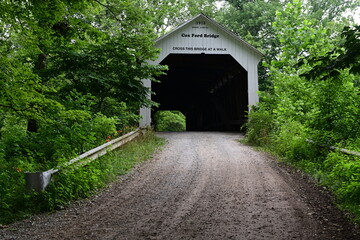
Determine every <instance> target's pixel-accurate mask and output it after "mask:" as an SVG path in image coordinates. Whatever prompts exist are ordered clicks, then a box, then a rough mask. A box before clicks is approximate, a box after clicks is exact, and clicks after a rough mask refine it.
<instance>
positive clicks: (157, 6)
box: [140, 0, 216, 35]
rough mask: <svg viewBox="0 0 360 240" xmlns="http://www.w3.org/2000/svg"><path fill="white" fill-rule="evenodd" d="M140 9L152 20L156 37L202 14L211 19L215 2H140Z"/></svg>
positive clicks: (186, 0)
mask: <svg viewBox="0 0 360 240" xmlns="http://www.w3.org/2000/svg"><path fill="white" fill-rule="evenodd" d="M140 2H141V4H142V7H143V8H144V9H146V10H145V11H146V13H147V15H148V16H150V17H151V18H152V21H153V23H154V28H155V30H156V32H157V33H158V35H162V34H164V33H166V32H167V31H169V30H170V29H171V28H173V27H176V26H177V25H179V24H181V23H183V22H184V21H187V20H189V19H190V18H192V17H194V16H196V15H198V14H200V13H204V14H206V15H208V16H210V17H212V16H213V15H214V13H215V9H216V6H215V2H216V0H165V1H161V2H159V1H156V0H141V1H140Z"/></svg>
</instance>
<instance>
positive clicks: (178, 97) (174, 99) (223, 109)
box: [152, 54, 248, 131]
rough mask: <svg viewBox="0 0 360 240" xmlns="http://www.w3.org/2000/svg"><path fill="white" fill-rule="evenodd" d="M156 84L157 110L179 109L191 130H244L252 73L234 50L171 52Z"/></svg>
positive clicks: (154, 86)
mask: <svg viewBox="0 0 360 240" xmlns="http://www.w3.org/2000/svg"><path fill="white" fill-rule="evenodd" d="M160 64H162V65H168V67H169V70H168V71H167V74H166V75H163V76H161V77H159V79H158V80H159V81H160V82H159V83H153V84H152V91H153V92H154V93H155V94H154V95H153V96H152V99H153V100H154V101H155V102H158V103H160V106H159V107H158V108H155V109H154V110H153V114H155V113H156V112H157V111H159V110H169V109H177V110H180V111H181V112H182V113H183V114H184V115H185V116H186V130H187V131H240V127H241V126H242V124H243V123H244V122H245V116H246V111H248V73H247V71H246V70H245V69H244V68H243V67H242V66H241V65H240V64H239V63H238V62H237V61H236V60H235V59H234V58H233V57H232V56H231V55H230V54H223V55H221V54H169V55H168V56H167V57H166V58H164V60H163V61H161V62H160Z"/></svg>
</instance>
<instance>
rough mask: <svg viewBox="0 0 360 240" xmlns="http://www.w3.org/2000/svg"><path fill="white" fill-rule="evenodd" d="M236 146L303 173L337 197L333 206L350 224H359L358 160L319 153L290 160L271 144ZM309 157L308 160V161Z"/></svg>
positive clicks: (242, 140) (324, 152)
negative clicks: (265, 155) (270, 158)
mask: <svg viewBox="0 0 360 240" xmlns="http://www.w3.org/2000/svg"><path fill="white" fill-rule="evenodd" d="M239 142H240V143H242V144H245V145H248V146H251V147H253V148H254V149H255V150H257V151H260V152H265V153H268V154H270V155H271V156H272V157H274V158H275V159H276V160H277V161H278V162H281V163H283V164H286V165H288V166H290V167H292V168H295V169H297V170H300V171H302V172H303V173H305V174H307V175H308V176H310V177H311V178H313V179H314V180H315V182H316V183H317V184H319V185H320V186H322V187H326V189H329V190H330V192H331V193H332V194H333V195H334V196H335V197H336V202H335V204H336V206H337V208H339V209H340V210H342V211H343V212H344V213H345V216H346V217H347V218H349V220H351V221H352V222H354V223H356V224H360V204H359V201H360V200H359V199H360V184H359V168H360V162H359V161H358V159H357V157H351V156H349V155H346V154H344V153H341V152H338V151H331V150H325V149H320V150H319V149H318V152H317V154H314V152H315V151H314V150H312V151H310V152H311V153H312V154H309V156H307V157H306V156H302V158H297V159H294V158H290V157H288V156H284V155H283V154H279V152H278V149H276V148H275V147H274V145H271V144H264V145H261V146H259V145H257V144H254V143H252V142H249V141H248V139H246V137H245V138H241V139H239ZM310 156H311V157H310Z"/></svg>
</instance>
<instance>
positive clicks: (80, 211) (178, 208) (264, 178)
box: [0, 132, 360, 240]
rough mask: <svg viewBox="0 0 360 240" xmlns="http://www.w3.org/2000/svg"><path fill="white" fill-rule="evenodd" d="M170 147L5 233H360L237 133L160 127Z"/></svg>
mask: <svg viewBox="0 0 360 240" xmlns="http://www.w3.org/2000/svg"><path fill="white" fill-rule="evenodd" d="M159 135H160V136H162V137H165V138H166V139H167V140H168V144H167V146H166V147H165V148H164V149H163V150H161V151H159V152H158V153H157V154H156V155H155V156H154V158H153V159H152V160H150V161H148V162H146V163H145V164H143V165H141V166H139V167H137V168H136V169H135V170H134V171H133V172H132V173H131V174H129V175H127V176H126V177H124V178H122V179H121V180H119V181H117V182H115V183H114V184H112V186H110V187H109V188H107V189H106V190H104V191H102V192H101V193H99V194H98V195H96V196H94V197H92V198H91V199H88V200H84V201H81V202H79V203H76V204H74V205H73V206H71V207H69V208H68V209H65V210H62V211H59V212H57V213H54V214H50V215H40V216H36V217H33V218H31V219H28V220H25V221H21V222H18V223H15V224H13V225H10V226H6V227H5V228H3V229H0V239H61V240H63V239H91V240H93V239H244V240H247V239H266V240H268V239H276V240H278V239H286V240H288V239H360V237H359V234H358V232H357V230H356V228H355V227H354V226H353V225H352V224H350V223H349V222H348V221H347V220H346V218H345V217H344V215H343V214H342V213H341V212H339V211H338V210H337V209H336V208H335V207H334V205H333V204H332V198H331V197H330V196H329V194H328V193H327V192H326V191H325V190H324V189H322V188H321V187H317V186H315V184H313V183H312V181H311V180H310V179H309V178H308V177H307V176H304V175H302V174H301V173H300V172H298V171H295V170H293V169H291V168H289V167H286V166H284V165H282V164H279V163H277V161H275V160H273V159H272V158H270V157H269V156H267V154H265V153H261V152H257V151H254V150H253V149H252V148H251V147H249V146H245V145H243V144H241V143H239V141H238V139H239V138H240V136H241V135H240V134H239V133H214V132H208V133H207V132H201V133H200V132H184V133H159Z"/></svg>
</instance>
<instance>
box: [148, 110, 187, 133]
mask: <svg viewBox="0 0 360 240" xmlns="http://www.w3.org/2000/svg"><path fill="white" fill-rule="evenodd" d="M155 126H156V127H155V129H156V131H160V132H163V131H169V132H180V131H185V130H186V118H185V116H184V114H182V113H181V112H179V111H158V112H157V113H156V114H155Z"/></svg>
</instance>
